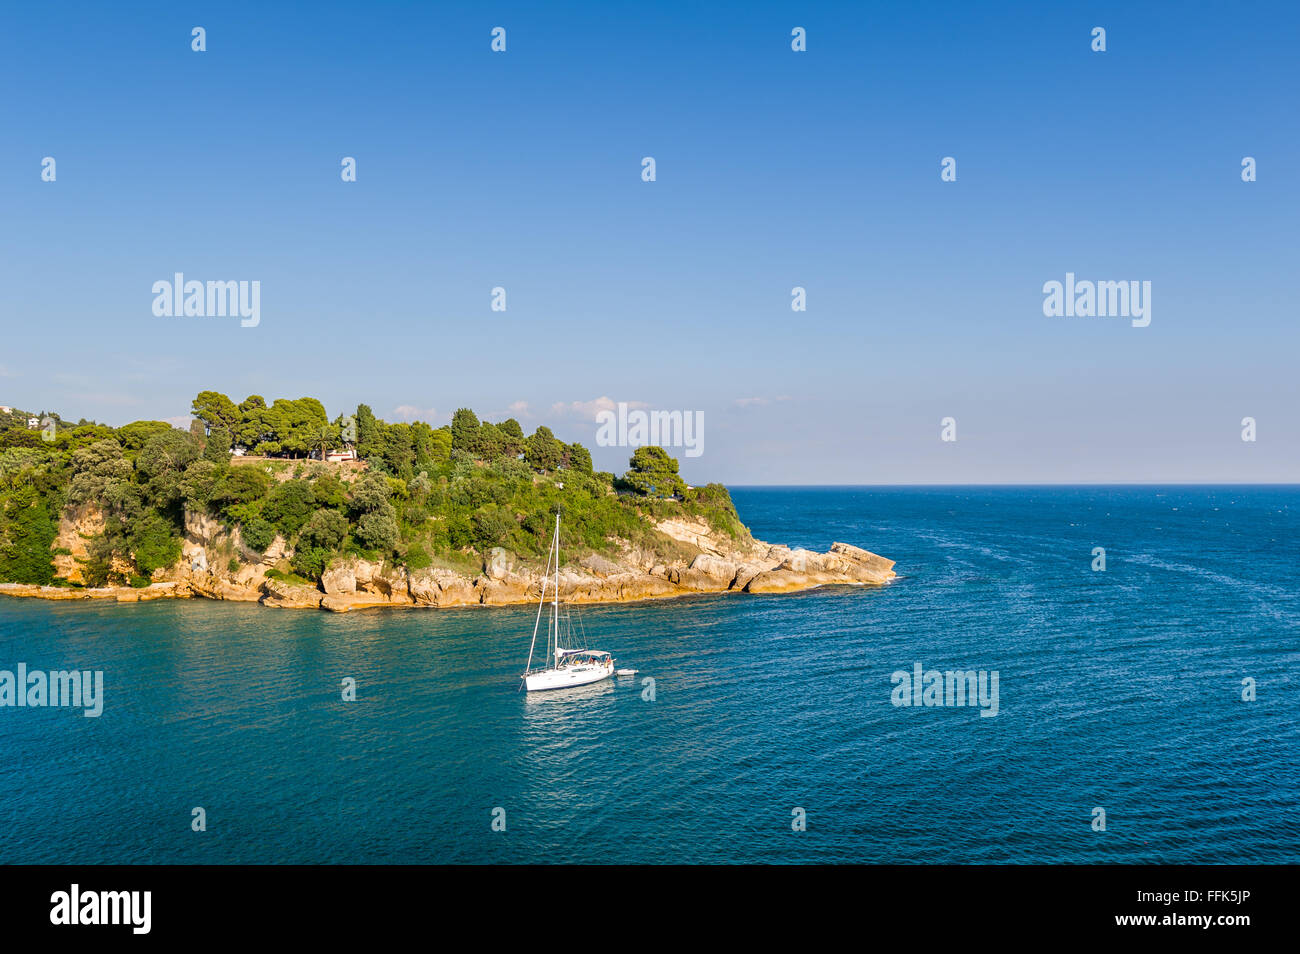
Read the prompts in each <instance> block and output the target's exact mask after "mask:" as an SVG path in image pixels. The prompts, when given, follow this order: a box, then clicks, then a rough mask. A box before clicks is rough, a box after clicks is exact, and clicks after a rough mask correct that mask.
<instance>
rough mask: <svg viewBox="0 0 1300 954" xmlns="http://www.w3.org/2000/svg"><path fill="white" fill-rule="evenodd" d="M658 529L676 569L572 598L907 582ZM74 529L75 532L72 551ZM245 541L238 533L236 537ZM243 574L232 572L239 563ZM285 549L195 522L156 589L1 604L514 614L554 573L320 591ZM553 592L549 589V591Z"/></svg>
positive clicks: (614, 571)
mask: <svg viewBox="0 0 1300 954" xmlns="http://www.w3.org/2000/svg"><path fill="white" fill-rule="evenodd" d="M655 529H656V530H658V531H659V532H660V533H662V534H664V535H666V536H668V537H671V538H672V539H673V540H675V541H677V543H678V544H680V548H681V552H682V556H681V557H680V558H679V559H676V560H673V561H671V562H661V561H662V559H663V558H662V557H656V556H655V555H654V554H649V553H643V552H640V551H638V550H636V549H635V548H632V547H626V548H624V550H623V552H622V554H621V555H620V556H619V557H618V558H617V559H613V558H610V557H607V556H601V555H599V554H590V555H588V556H586V557H583V558H581V559H578V560H576V561H574V562H572V563H568V564H567V565H565V566H562V567H561V568H560V597H561V599H564V600H566V601H569V602H575V603H612V602H627V601H632V600H648V599H666V598H672V597H677V596H688V595H691V594H697V593H791V592H796V591H799V590H807V589H811V588H813V587H817V586H824V585H828V584H857V585H863V584H869V585H880V584H884V583H887V582H889V581H890V580H891V579H893V578H894V577H895V575H896V574H895V573H894V569H893V567H894V561H893V560H887V559H885V558H884V557H881V556H878V555H876V554H874V553H871V552H869V551H867V550H863V549H861V548H859V547H855V546H851V545H850V544H847V543H835V544H832V545H831V548H830V550H829V551H828V552H826V553H815V552H813V551H811V550H803V549H793V550H792V549H791V548H789V547H786V546H779V545H772V544H768V543H763V542H762V541H760V540H755V539H753V538H752V537H750V536H749V535H748V534H745V535H744V536H743V538H741V539H735V538H732V537H730V536H727V535H725V534H720V533H718V532H716V531H714V530H713V529H712V528H711V527H710V526H709V525H708V523H707V522H705V521H703V520H690V519H686V518H674V519H670V520H663V521H661V522H659V523H658V524H656V526H655ZM74 532H75V528H74V529H69V531H68V539H69V540H71V538H72V536H71V535H72V533H74ZM233 536H234V537H236V538H237V531H236V533H235V534H234V535H233ZM231 552H235V553H238V554H240V556H239V557H237V558H235V560H234V567H235V568H234V569H233V570H232V569H230V567H229V566H227V565H226V564H228V563H229V561H230V559H231V558H230V557H224V559H223V555H224V554H228V553H231ZM283 552H284V546H283V542H282V541H279V540H277V541H276V543H275V544H273V545H272V547H271V549H270V550H269V551H268V552H267V554H266V555H265V556H263V557H261V558H260V559H255V560H254V561H252V562H250V561H249V560H248V557H249V556H250V555H249V554H247V553H246V552H244V551H243V548H242V547H240V546H239V541H238V539H232V534H230V533H228V532H227V531H225V530H223V529H222V528H221V526H220V525H219V524H218V523H216V521H212V520H205V519H203V518H188V517H187V520H186V526H185V540H184V546H183V556H182V559H181V561H180V563H179V564H177V565H176V566H174V567H171V568H169V569H168V570H167V571H165V572H162V573H160V575H161V576H164V577H165V578H164V579H160V580H157V581H156V582H154V583H152V584H150V585H149V586H145V587H139V588H136V587H124V586H118V587H102V588H98V589H91V588H72V587H57V586H46V587H42V586H30V585H26V584H19V583H5V584H0V594H6V595H10V596H32V597H40V598H44V599H61V600H66V599H114V600H117V601H118V602H139V601H143V600H153V599H165V598H185V597H198V598H203V599H214V600H233V601H238V602H257V603H261V604H262V605H264V606H273V607H280V608H286V609H325V610H330V611H333V612H336V613H343V612H347V611H349V610H354V609H361V608H366V607H373V606H407V607H410V606H425V607H430V606H436V607H452V606H506V605H510V604H518V603H529V602H533V601H535V600H536V599H537V598H538V595H539V594H540V593H541V588H542V578H541V577H542V572H543V568H542V567H538V566H533V565H523V564H521V563H520V561H519V560H518V559H517V558H516V557H515V555H514V554H512V553H510V552H509V551H506V550H503V549H501V548H495V549H493V550H492V551H491V552H490V553H489V554H488V556H487V557H486V558H485V559H484V560H483V563H482V568H481V570H480V571H479V572H477V573H466V572H461V571H458V570H454V569H449V568H444V567H427V568H424V569H418V570H408V569H407V568H406V567H404V566H398V565H394V564H392V563H390V562H383V563H379V562H369V561H366V560H363V559H360V558H359V557H348V558H344V559H341V560H337V561H335V562H334V563H333V564H331V565H330V567H329V568H328V569H327V570H326V571H325V573H324V574H323V576H322V578H321V584H320V586H319V587H315V586H310V585H304V584H301V583H295V582H290V581H288V580H285V579H282V578H280V577H279V576H277V575H274V574H272V573H269V572H268V571H270V570H271V568H272V567H273V565H274V564H275V563H276V562H277V560H279V559H280V558H281V557H282V556H283ZM548 588H549V586H548Z"/></svg>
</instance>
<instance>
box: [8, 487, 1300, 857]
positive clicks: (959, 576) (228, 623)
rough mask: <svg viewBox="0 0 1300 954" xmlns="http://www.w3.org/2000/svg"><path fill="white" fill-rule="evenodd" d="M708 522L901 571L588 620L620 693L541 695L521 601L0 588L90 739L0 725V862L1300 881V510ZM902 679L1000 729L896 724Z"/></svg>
mask: <svg viewBox="0 0 1300 954" xmlns="http://www.w3.org/2000/svg"><path fill="white" fill-rule="evenodd" d="M733 496H734V499H735V501H736V504H737V507H738V509H739V511H740V514H741V517H742V519H743V520H744V521H745V522H746V524H747V525H749V526H750V528H751V529H752V530H753V531H754V533H755V535H756V536H758V537H760V538H761V539H765V540H769V541H772V542H783V543H789V544H791V545H794V546H806V547H810V548H815V549H819V550H822V549H825V548H826V547H828V546H829V545H830V543H831V542H832V541H834V540H842V541H845V542H848V543H853V544H857V545H860V546H864V547H866V548H868V549H871V550H874V551H876V552H879V553H881V554H884V555H886V556H889V557H891V558H893V559H896V560H897V561H898V566H897V570H898V571H899V572H900V573H901V574H902V576H901V578H900V579H899V580H897V581H895V582H894V583H892V584H891V585H889V586H886V587H883V588H857V587H826V588H822V589H819V590H816V591H811V592H806V593H802V594H791V595H780V596H747V595H718V596H700V597H692V598H689V599H683V600H676V601H668V602H649V603H641V604H625V605H617V606H591V607H585V608H584V609H583V610H582V616H583V619H584V622H585V626H586V631H587V633H588V634H589V635H590V636H591V640H590V642H591V643H592V645H594V646H598V647H601V648H604V649H608V650H611V651H613V652H614V653H615V654H616V655H617V656H618V658H619V660H620V664H622V665H627V666H632V667H635V668H637V669H639V670H640V671H641V674H640V676H639V677H638V681H636V682H633V681H631V680H620V681H618V682H617V683H616V682H612V681H611V682H606V683H603V684H600V685H597V686H593V687H586V688H583V689H578V690H570V691H567V692H566V693H564V694H545V693H543V694H540V695H539V694H531V695H529V694H524V693H519V692H517V691H516V686H517V684H518V674H519V672H520V669H521V667H522V664H523V661H524V656H525V655H526V653H527V648H528V640H529V637H530V635H531V632H532V625H533V618H534V610H533V609H531V608H519V609H513V608H504V609H501V608H499V609H481V608H471V609H458V610H376V611H365V612H354V613H350V614H347V615H342V616H339V615H333V614H327V613H316V612H308V611H290V610H272V609H266V608H262V607H257V606H248V605H238V604H222V603H211V602H205V601H178V602H157V603H147V604H137V605H121V606H119V605H105V604H100V603H92V602H85V603H80V602H79V603H46V602H41V601H36V600H15V599H5V598H0V669H12V668H14V667H15V666H16V665H17V663H19V662H24V663H26V664H27V665H28V667H29V668H33V669H35V668H41V669H61V668H72V667H77V668H83V669H102V670H104V673H105V705H104V712H103V715H102V716H101V717H99V718H97V719H95V718H84V717H83V716H82V715H81V714H80V713H79V712H73V711H68V710H66V709H32V708H25V709H17V708H0V792H3V793H4V794H3V796H0V860H3V861H4V862H9V863H14V862H19V863H27V862H69V863H97V862H118V863H133V862H178V863H233V862H245V863H282V862H309V863H310V862H326V863H328V862H342V863H370V862H415V863H418V862H594V863H603V862H779V863H787V862H789V863H797V862H904V863H923V862H957V863H967V862H990V863H1003V862H1007V863H1026V862H1068V863H1076V862H1077V863H1107V862H1167V863H1175V862H1183V863H1254V862H1292V863H1294V862H1296V861H1300V716H1298V715H1297V704H1298V703H1300V694H1298V693H1297V685H1298V683H1297V678H1296V672H1297V666H1298V665H1300V602H1298V600H1297V594H1300V539H1298V538H1297V534H1296V529H1297V514H1300V488H1293V487H1286V488H1280V487H1223V488H1206V487H1167V488H1148V487H1123V488H1120V487H1116V488H1105V487H1101V488H1098V487H1088V488H1068V487H1067V488H1060V487H1052V488H1046V487H1045V488H740V489H737V490H735V491H734V494H733ZM1099 546H1100V547H1104V548H1105V549H1106V569H1105V571H1104V572H1096V571H1094V570H1093V569H1092V565H1093V559H1094V558H1093V552H1092V551H1093V548H1094V547H1099ZM917 662H919V663H921V664H922V665H923V666H924V667H925V668H927V669H929V668H934V669H945V670H946V669H984V670H997V671H998V673H999V688H1000V700H999V712H998V715H997V716H996V717H992V718H989V717H984V718H981V717H980V715H979V709H978V708H957V707H953V708H935V707H920V708H912V707H897V706H894V705H892V704H891V701H890V700H891V693H892V691H893V683H892V681H891V674H892V673H893V672H894V671H895V670H908V671H910V670H911V668H912V666H913V664H914V663H917ZM349 676H350V677H353V678H355V679H356V680H357V701H356V702H352V703H347V702H343V701H342V700H341V690H340V683H341V681H342V680H343V679H344V678H345V677H349ZM647 676H649V677H653V679H654V680H655V692H654V699H653V701H650V700H647V699H645V698H643V695H644V694H645V689H644V687H643V685H642V683H641V682H640V681H639V680H640V679H641V678H642V677H647ZM1248 677H1249V678H1252V679H1254V680H1255V682H1256V684H1257V693H1258V698H1257V699H1256V701H1253V702H1247V701H1243V700H1242V688H1243V687H1242V680H1243V679H1246V678H1248ZM196 806H201V807H203V808H204V810H205V812H206V819H207V830H206V831H204V832H195V831H192V830H191V817H192V815H191V813H192V809H193V808H194V807H196ZM1098 807H1100V808H1104V809H1105V812H1106V830H1105V831H1104V832H1103V831H1095V830H1093V827H1092V822H1093V817H1094V815H1093V811H1094V809H1095V808H1098ZM498 808H499V809H503V810H504V818H505V823H506V826H505V831H494V830H492V821H493V818H494V815H493V810H494V809H498ZM796 808H802V809H803V810H804V812H805V813H806V819H807V829H806V830H805V831H794V830H792V826H791V822H792V818H793V815H792V812H793V811H794V809H796Z"/></svg>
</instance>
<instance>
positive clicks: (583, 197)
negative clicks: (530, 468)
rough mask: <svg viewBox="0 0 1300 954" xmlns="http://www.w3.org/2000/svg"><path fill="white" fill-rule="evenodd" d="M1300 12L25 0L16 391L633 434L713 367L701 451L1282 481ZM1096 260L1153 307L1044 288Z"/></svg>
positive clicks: (1080, 474) (1296, 339) (15, 83)
mask: <svg viewBox="0 0 1300 954" xmlns="http://www.w3.org/2000/svg"><path fill="white" fill-rule="evenodd" d="M194 26H202V27H204V28H205V29H206V31H207V51H206V52H204V53H195V52H193V51H191V49H190V40H191V36H190V31H191V28H192V27H194ZM495 26H502V27H505V28H506V31H507V51H506V52H505V53H504V54H497V53H493V52H491V50H490V48H489V44H490V40H491V37H490V31H491V30H492V28H493V27H495ZM795 26H802V27H804V28H805V29H806V30H807V37H808V40H807V43H808V49H807V52H804V53H795V52H792V51H791V49H790V31H791V29H792V28H793V27H795ZM1095 26H1102V27H1104V28H1105V29H1106V30H1107V51H1106V52H1105V53H1095V52H1093V51H1092V50H1091V48H1090V42H1091V30H1092V28H1093V27H1095ZM1297 26H1300V12H1297V8H1296V7H1295V6H1294V5H1290V4H1281V3H1265V4H1255V5H1251V6H1250V7H1248V8H1243V7H1242V6H1240V5H1239V4H1230V3H1222V4H1218V3H1214V4H1173V3H1168V4H1165V3H1161V4H1141V5H1135V4H1131V3H1115V4H1105V3H1090V4H1057V3H1053V4H1042V3H1024V4H1013V3H1002V4H983V3H963V4H957V3H906V4H904V3H898V4H889V5H884V4H844V5H837V4H826V5H812V6H809V5H807V4H765V3H750V4H728V5H716V6H713V5H711V6H710V7H709V8H708V9H707V10H705V9H698V8H697V5H695V4H675V3H655V4H631V3H628V4H610V3H581V4H578V3H572V4H547V5H544V6H543V5H537V4H494V5H479V4H463V5H459V6H455V7H442V6H439V7H432V6H430V5H427V4H414V3H412V4H383V3H377V4H355V5H354V4H347V5H343V4H328V3H327V4H317V5H312V6H311V7H301V8H291V7H290V6H289V5H287V4H285V5H278V4H265V3H255V4H240V3H221V4H211V5H208V4H187V5H184V6H182V5H176V4H153V5H143V4H136V5H127V6H121V5H111V6H104V5H101V4H77V5H72V4H59V3H51V4H42V5H23V6H21V7H20V6H18V5H13V4H11V5H8V6H7V7H6V8H5V11H4V14H3V18H2V20H0V33H2V34H3V37H4V38H3V39H2V40H0V80H3V82H2V83H0V129H2V130H3V132H2V133H0V216H3V220H4V225H5V227H4V229H3V230H0V242H2V243H3V248H2V252H3V254H0V281H3V284H4V289H5V291H4V294H3V298H0V322H2V328H3V339H2V340H3V344H2V345H0V403H4V404H10V405H15V406H18V407H24V408H29V409H53V410H57V411H59V412H60V413H61V414H63V415H64V416H65V417H70V418H72V419H76V418H78V417H82V416H85V417H90V418H95V419H98V420H102V421H105V422H107V423H111V424H122V423H126V422H128V421H131V420H135V419H140V418H150V419H152V418H164V419H167V418H176V419H179V418H183V417H184V416H186V415H187V414H188V410H189V402H190V400H191V398H192V397H193V395H194V394H195V393H196V392H197V391H199V390H202V389H208V388H213V389H216V390H220V391H224V392H226V393H228V394H230V395H231V397H233V398H234V399H235V400H241V399H242V398H243V397H245V396H246V395H248V394H251V393H257V394H262V395H264V396H265V397H266V398H268V399H274V398H276V397H297V396H301V395H313V396H317V397H320V398H321V399H322V400H323V401H324V402H325V405H326V407H327V409H328V410H329V411H330V413H331V414H337V413H339V412H343V411H347V410H350V409H351V408H353V407H355V406H356V404H357V403H358V402H362V401H364V402H366V403H369V404H370V405H371V406H372V407H373V408H374V409H375V411H376V413H378V414H379V415H380V416H382V417H384V418H386V419H388V420H400V419H408V418H410V417H413V416H418V417H421V418H423V419H430V420H433V421H435V422H442V421H445V420H447V419H448V418H449V416H450V413H451V412H452V411H453V410H454V409H455V408H457V407H460V406H469V407H473V408H474V409H475V410H477V411H478V412H479V413H480V415H483V416H487V417H489V418H491V419H499V418H502V417H505V416H507V415H513V416H515V417H517V418H519V420H520V421H521V423H522V424H523V425H524V427H525V428H526V429H527V430H531V429H532V428H533V427H535V426H536V425H537V424H540V423H544V424H547V425H549V426H550V427H552V428H553V429H554V430H555V431H556V433H557V434H558V435H559V436H560V437H562V438H564V439H566V440H578V441H582V442H583V443H585V444H587V445H588V446H590V447H592V450H593V454H594V456H595V459H596V463H597V465H598V466H600V467H602V468H606V469H617V470H620V471H621V470H622V469H623V468H624V467H625V465H626V458H627V456H628V455H629V454H630V450H629V449H627V448H601V447H597V446H595V443H596V441H595V435H596V424H595V422H594V420H593V419H592V417H591V409H592V408H593V407H594V406H595V404H594V403H593V402H596V401H598V400H599V399H602V398H604V399H608V400H612V401H627V402H634V403H639V404H641V405H644V406H645V407H648V408H654V409H666V410H671V409H681V410H699V411H703V412H704V415H705V442H704V453H703V454H702V455H701V456H700V457H698V458H694V459H685V458H684V459H683V472H684V474H685V476H686V477H687V478H688V479H689V480H692V481H694V482H702V481H706V480H722V481H726V482H730V483H979V482H994V483H1008V482H1009V483H1037V482H1067V483H1073V482H1093V481H1099V482H1109V481H1187V482H1195V481H1210V482H1218V481H1244V482H1271V481H1279V482H1294V481H1297V480H1300V453H1297V448H1300V422H1297V420H1296V414H1297V396H1298V390H1300V388H1298V386H1297V375H1296V372H1295V365H1296V356H1297V351H1298V349H1297V345H1298V344H1300V333H1298V332H1297V324H1296V320H1297V306H1296V301H1297V299H1296V294H1295V289H1294V281H1295V275H1296V267H1295V265H1296V260H1297V252H1300V240H1297V215H1296V213H1297V209H1298V208H1300V205H1298V203H1297V199H1298V198H1300V187H1298V186H1297V181H1298V179H1300V177H1298V175H1297V172H1300V154H1298V153H1300V150H1297V144H1298V143H1297V140H1298V138H1300V134H1298V133H1297V123H1296V105H1295V104H1296V91H1297V89H1300V84H1298V83H1297V80H1298V79H1300V75H1298V74H1300V67H1297V65H1296V57H1295V51H1294V40H1295V37H1296V35H1297ZM45 156H53V157H54V158H55V159H56V161H57V176H58V178H57V181H55V182H53V183H49V182H42V181H41V177H40V172H41V160H42V158H43V157H45ZM344 156H353V157H355V158H356V160H357V171H358V181H357V182H355V183H344V182H342V181H341V179H340V176H339V170H340V160H341V159H342V157H344ZM643 156H653V157H655V160H656V163H657V181H655V182H653V183H647V182H643V181H642V179H641V158H642V157H643ZM945 156H952V157H955V158H956V160H957V172H958V177H957V181H956V182H950V183H946V182H941V181H940V178H939V171H940V160H941V159H942V158H943V157H945ZM1243 156H1253V157H1255V159H1256V160H1257V163H1258V181H1256V182H1253V183H1243V182H1242V181H1241V176H1240V169H1241V160H1242V157H1243ZM178 271H180V272H184V273H185V275H186V277H187V278H192V279H199V280H230V279H234V280H241V279H242V280H257V281H260V282H261V288H262V314H261V323H260V325H259V326H258V327H256V328H241V327H240V326H239V323H238V322H237V321H232V320H230V319H199V318H158V317H155V316H154V314H153V312H152V309H151V305H152V301H153V295H152V292H151V287H152V285H153V283H154V282H155V281H158V280H160V279H170V278H171V276H172V275H173V273H175V272H178ZM1066 272H1074V273H1076V274H1077V275H1078V276H1079V277H1080V278H1081V279H1083V278H1091V279H1094V280H1140V281H1150V282H1151V283H1152V322H1151V325H1150V326H1149V327H1146V328H1134V327H1131V325H1130V323H1129V322H1128V321H1126V320H1109V319H1097V318H1092V319H1088V318H1079V319H1063V318H1048V317H1045V316H1044V315H1043V311H1042V301H1043V293H1042V286H1043V283H1044V282H1047V281H1050V280H1063V279H1064V276H1065V273H1066ZM796 285H798V286H803V287H805V288H806V289H807V295H808V310H807V312H805V313H795V312H792V311H791V308H790V300H791V288H792V287H794V286H796ZM495 286H502V287H504V288H505V289H506V292H507V302H508V308H507V311H506V312H504V313H501V312H493V311H492V310H491V309H490V295H491V289H492V288H493V287H495ZM399 409H400V410H399ZM947 416H952V417H954V418H955V419H956V421H957V438H958V439H957V441H956V442H952V443H947V442H943V441H941V440H940V420H941V418H943V417H947ZM1246 416H1251V417H1254V418H1256V420H1257V422H1258V440H1257V441H1256V442H1254V443H1246V442H1243V441H1242V440H1241V439H1240V432H1241V419H1242V418H1243V417H1246Z"/></svg>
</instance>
